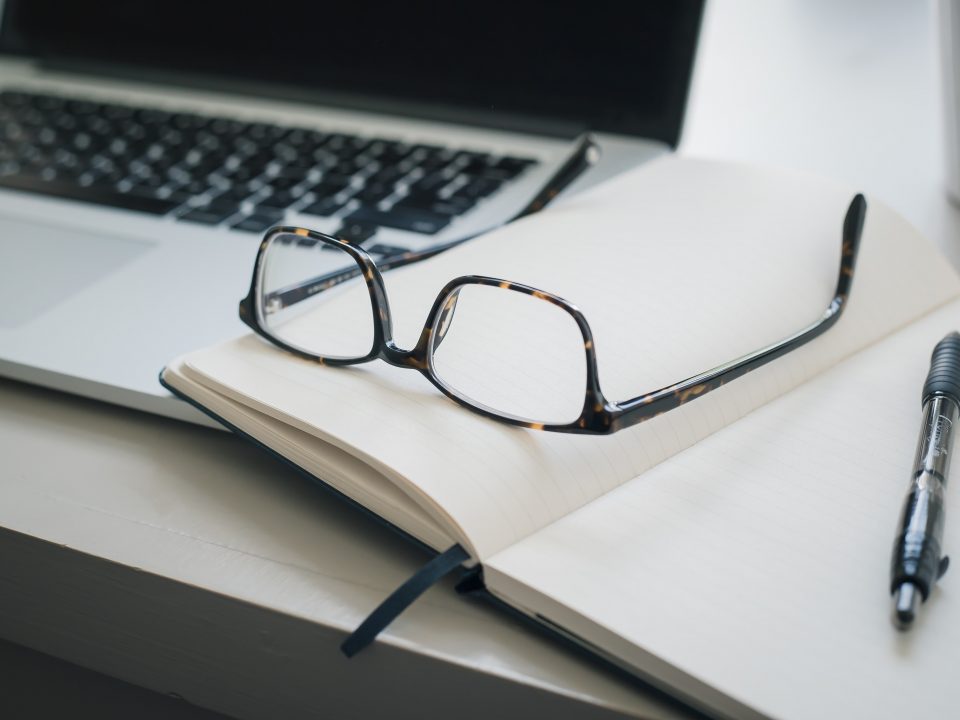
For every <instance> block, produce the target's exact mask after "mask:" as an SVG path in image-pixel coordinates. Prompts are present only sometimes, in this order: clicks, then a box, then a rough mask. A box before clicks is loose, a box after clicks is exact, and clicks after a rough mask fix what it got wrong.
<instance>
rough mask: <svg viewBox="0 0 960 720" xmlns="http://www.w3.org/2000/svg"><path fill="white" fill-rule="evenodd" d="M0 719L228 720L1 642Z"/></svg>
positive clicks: (217, 714) (225, 717)
mask: <svg viewBox="0 0 960 720" xmlns="http://www.w3.org/2000/svg"><path fill="white" fill-rule="evenodd" d="M0 678H2V680H0V717H5V718H11V719H13V718H15V719H16V720H45V719H46V718H67V717H79V716H84V717H96V718H98V720H128V719H129V718H137V719H138V720H229V718H228V716H226V715H220V714H219V713H215V712H211V711H209V710H202V709H201V708H198V707H195V706H193V705H190V704H189V703H186V702H184V701H183V700H181V699H178V698H173V697H168V696H165V695H161V694H159V693H155V692H151V691H150V690H145V689H144V688H141V687H137V686H136V685H130V684H128V683H125V682H122V681H121V680H116V679H114V678H111V677H107V676H106V675H101V674H100V673H96V672H93V671H92V670H87V669H85V668H82V667H79V666H78V665H73V664H71V663H68V662H65V661H63V660H58V659H56V658H53V657H50V656H49V655H44V654H43V653H39V652H36V651H35V650H30V649H28V648H25V647H23V646H22V645H14V644H13V643H9V642H5V641H3V640H0Z"/></svg>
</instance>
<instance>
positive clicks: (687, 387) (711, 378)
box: [613, 194, 867, 428]
mask: <svg viewBox="0 0 960 720" xmlns="http://www.w3.org/2000/svg"><path fill="white" fill-rule="evenodd" d="M866 212H867V201H866V200H865V199H864V197H863V195H860V194H858V195H856V196H855V197H854V198H853V200H852V201H851V202H850V206H849V208H848V209H847V214H846V217H845V218H844V221H843V246H842V249H841V253H840V273H839V276H838V278H837V287H836V290H835V291H834V296H833V299H832V300H831V301H830V304H829V305H828V306H827V309H826V310H825V311H824V313H823V315H822V316H821V317H820V318H819V319H818V320H817V321H815V322H813V323H811V324H810V325H808V326H807V327H805V328H803V329H802V330H800V331H798V332H796V333H794V334H793V335H790V336H788V337H786V338H784V339H782V340H780V341H779V342H776V343H774V344H772V345H768V346H766V347H764V348H761V349H760V350H757V351H755V352H752V353H750V354H749V355H744V356H743V357H741V358H738V359H736V360H732V361H731V362H729V363H726V364H724V365H719V366H717V367H715V368H713V369H711V370H707V371H706V372H704V373H700V374H699V375H694V376H693V377H691V378H687V379H686V380H683V381H681V382H678V383H674V384H673V385H668V386H667V387H665V388H661V389H660V390H656V391H654V392H652V393H648V394H647V395H641V396H639V397H635V398H633V399H632V400H626V401H624V402H620V403H615V407H616V410H615V411H614V418H613V424H614V426H615V427H616V428H624V427H629V426H631V425H636V424H637V423H641V422H643V421H644V420H649V419H650V418H652V417H654V416H656V415H659V414H661V413H664V412H667V411H668V410H672V409H674V408H676V407H679V406H680V405H683V404H685V403H687V402H689V401H691V400H695V399H696V398H699V397H703V396H704V395H706V394H707V393H709V392H710V391H711V390H716V389H717V388H718V387H721V386H722V385H725V384H726V383H728V382H730V381H731V380H734V379H736V378H738V377H741V376H743V375H746V374H747V373H748V372H750V371H751V370H756V369H757V368H758V367H760V366H762V365H766V364H767V363H768V362H770V361H771V360H775V359H777V358H779V357H782V356H783V355H786V354H787V353H789V352H791V351H793V350H796V349H797V348H798V347H800V346H801V345H804V344H806V343H808V342H810V340H812V339H814V338H815V337H817V336H819V335H822V334H823V333H825V332H826V331H827V330H829V329H830V328H831V327H833V325H834V324H835V323H836V322H837V320H839V318H840V314H841V313H842V312H843V309H844V308H845V307H846V305H847V298H848V297H849V295H850V288H851V286H852V284H853V271H854V267H855V265H856V261H857V252H858V250H859V248H860V237H861V235H862V234H863V223H864V219H865V218H866Z"/></svg>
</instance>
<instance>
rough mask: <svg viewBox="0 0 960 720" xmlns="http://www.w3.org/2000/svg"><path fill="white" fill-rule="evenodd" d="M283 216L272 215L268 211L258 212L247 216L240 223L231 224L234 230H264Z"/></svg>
mask: <svg viewBox="0 0 960 720" xmlns="http://www.w3.org/2000/svg"><path fill="white" fill-rule="evenodd" d="M281 219H282V216H280V215H270V214H266V213H262V214H261V213H257V214H254V215H250V216H248V217H245V218H244V219H243V220H241V221H240V222H238V223H235V224H233V225H231V226H230V227H232V228H233V229H234V230H243V231H245V232H257V233H259V232H263V231H264V230H266V229H267V228H270V227H273V226H274V225H276V224H277V223H279V222H280V220H281Z"/></svg>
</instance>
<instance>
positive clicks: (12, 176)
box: [0, 0, 702, 423]
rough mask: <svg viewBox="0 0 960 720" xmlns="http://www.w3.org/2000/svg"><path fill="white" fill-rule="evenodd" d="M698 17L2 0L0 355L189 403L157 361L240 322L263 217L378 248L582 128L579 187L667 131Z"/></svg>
mask: <svg viewBox="0 0 960 720" xmlns="http://www.w3.org/2000/svg"><path fill="white" fill-rule="evenodd" d="M701 14H702V2H701V0H685V1H683V2H679V1H670V2H659V3H654V2H631V3H620V2H603V1H601V2H597V1H596V0H593V1H592V2H569V3H563V4H551V3H543V4H537V3H519V4H517V3H485V4H481V5H477V4H475V3H473V4H467V5H464V4H460V3H376V2H367V1H362V0H353V2H349V3H343V2H340V3H325V2H314V3H300V2H290V1H289V0H273V1H272V2H270V3H255V4H249V5H247V4H237V3H226V2H186V1H185V0H163V1H162V2H161V1H160V0H144V1H143V2H136V3H131V2H126V1H123V0H98V1H97V2H96V3H71V2H61V1H58V0H5V2H4V3H3V9H2V24H0V375H3V376H6V377H9V378H14V379H17V380H21V381H25V382H29V383H35V384H38V385H43V386H47V387H51V388H55V389H58V390H62V391H67V392H71V393H76V394H80V395H84V396H88V397H93V398H97V399H99V400H103V401H106V402H111V403H117V404H120V405H125V406H129V407H133V408H137V409H140V410H144V411H147V412H152V413H158V414H162V415H167V416H170V417H174V418H180V419H183V420H189V421H193V422H201V423H202V422H205V420H204V418H203V416H201V415H200V414H199V413H198V412H196V411H194V410H193V409H192V408H190V407H189V406H187V405H186V404H184V403H182V402H180V401H179V400H176V399H175V398H173V397H172V396H171V395H169V394H168V393H167V391H166V390H164V389H163V388H162V387H161V386H160V385H159V383H158V382H157V373H158V371H159V370H160V369H161V368H162V366H163V365H164V364H165V363H166V362H168V361H169V360H170V359H171V358H173V357H176V356H177V355H179V354H181V353H183V352H186V351H190V350H193V349H196V348H197V347H202V346H205V345H210V344H212V343H216V342H218V341H221V340H226V339H228V338H230V337H233V336H236V335H239V334H242V333H243V332H245V328H244V326H243V325H242V324H241V322H240V320H239V319H238V317H237V301H238V299H239V298H240V297H241V296H243V294H244V293H245V291H246V289H247V285H248V283H249V279H250V273H251V271H252V266H253V260H254V257H255V255H256V251H257V247H258V244H259V241H260V238H261V236H262V234H263V232H264V231H265V230H266V229H267V228H269V227H271V226H273V225H276V224H287V225H302V226H305V227H309V228H312V229H315V230H319V231H321V232H326V233H330V234H335V235H338V236H340V237H346V238H348V239H350V240H351V241H353V242H357V243H361V244H362V246H363V247H364V248H365V249H367V250H368V251H369V252H370V253H371V254H372V255H373V256H374V258H375V259H379V258H386V257H389V256H390V255H392V254H395V253H399V252H405V251H409V250H414V251H419V250H424V249H428V248H430V247H432V246H434V245H438V244H442V243H444V242H448V241H450V240H453V239H456V238H458V237H465V236H468V235H471V234H473V233H476V232H479V231H481V230H482V229H484V228H486V227H492V226H495V225H497V224H499V223H501V222H503V221H504V220H505V219H506V218H508V217H510V216H511V215H512V214H513V213H515V212H516V211H517V210H518V209H519V208H521V207H523V206H524V205H525V203H526V202H527V201H528V200H529V199H530V197H531V196H532V195H533V194H534V193H535V192H536V190H538V189H539V187H540V186H541V185H542V184H543V183H544V182H545V180H546V179H547V178H549V177H550V176H551V175H552V174H553V173H554V172H555V171H556V169H557V168H558V167H560V166H561V165H562V163H563V162H564V160H565V159H566V157H567V155H568V154H569V152H570V150H571V147H572V141H573V138H575V137H577V136H578V135H580V134H581V133H582V132H584V131H590V132H591V133H593V134H594V137H595V138H596V139H597V141H598V143H599V145H600V149H601V151H602V157H601V160H600V162H599V163H598V165H597V166H596V167H594V168H593V169H591V170H590V172H589V173H588V174H587V175H586V176H585V177H583V178H581V180H579V181H578V184H579V185H580V186H581V187H582V186H583V185H584V184H591V183H596V182H598V181H600V180H602V179H604V178H607V177H610V176H612V175H613V174H615V173H617V172H620V171H622V170H624V169H627V168H629V167H633V166H635V165H637V164H639V163H642V162H645V161H647V160H649V159H651V158H654V157H656V156H658V155H660V154H662V153H665V152H669V151H670V150H671V148H673V147H674V146H675V145H676V143H677V141H678V138H679V135H680V128H681V122H682V119H683V112H684V106H685V103H686V96H687V90H688V86H689V81H690V75H691V69H692V66H693V57H694V51H695V48H696V41H697V35H698V30H699V24H700V18H701ZM575 190H576V187H574V188H572V189H571V191H575ZM544 261H545V262H549V258H544Z"/></svg>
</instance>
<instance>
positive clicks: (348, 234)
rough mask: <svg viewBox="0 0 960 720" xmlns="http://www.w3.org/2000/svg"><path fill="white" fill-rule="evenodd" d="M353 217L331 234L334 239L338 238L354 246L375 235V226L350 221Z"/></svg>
mask: <svg viewBox="0 0 960 720" xmlns="http://www.w3.org/2000/svg"><path fill="white" fill-rule="evenodd" d="M352 217H353V216H352V215H351V216H350V217H348V218H346V219H345V220H344V222H343V227H341V228H340V229H339V230H337V231H336V232H335V233H333V235H334V237H338V238H340V239H341V240H347V241H348V242H351V243H353V244H355V245H359V244H360V243H362V242H364V241H366V240H369V239H370V238H372V237H373V236H374V235H375V234H376V233H377V230H378V228H377V226H376V225H373V224H371V223H366V222H360V221H358V220H351V219H350V218H352Z"/></svg>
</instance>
